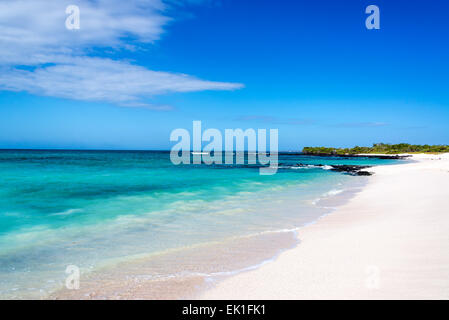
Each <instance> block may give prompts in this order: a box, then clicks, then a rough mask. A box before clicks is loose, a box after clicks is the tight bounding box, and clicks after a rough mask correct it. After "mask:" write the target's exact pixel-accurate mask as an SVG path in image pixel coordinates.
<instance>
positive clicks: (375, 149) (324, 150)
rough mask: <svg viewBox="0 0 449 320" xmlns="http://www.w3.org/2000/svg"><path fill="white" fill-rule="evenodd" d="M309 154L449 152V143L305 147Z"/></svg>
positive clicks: (304, 150)
mask: <svg viewBox="0 0 449 320" xmlns="http://www.w3.org/2000/svg"><path fill="white" fill-rule="evenodd" d="M302 152H303V153H304V154H308V155H357V154H400V153H444V152H449V146H448V145H427V144H425V145H416V144H408V143H399V144H387V143H374V144H373V146H372V147H359V146H356V147H354V148H328V147H304V148H303V149H302Z"/></svg>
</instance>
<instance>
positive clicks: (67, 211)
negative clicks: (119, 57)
mask: <svg viewBox="0 0 449 320" xmlns="http://www.w3.org/2000/svg"><path fill="white" fill-rule="evenodd" d="M82 211H83V210H81V209H68V210H65V211H61V212H55V213H52V214H51V215H52V216H69V215H71V214H73V213H78V212H82Z"/></svg>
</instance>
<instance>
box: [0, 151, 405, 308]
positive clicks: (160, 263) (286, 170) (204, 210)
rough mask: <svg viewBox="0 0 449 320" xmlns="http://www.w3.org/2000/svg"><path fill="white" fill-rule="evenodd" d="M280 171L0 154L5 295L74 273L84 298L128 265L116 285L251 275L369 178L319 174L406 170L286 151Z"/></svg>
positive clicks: (110, 157)
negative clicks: (74, 269) (340, 168)
mask: <svg viewBox="0 0 449 320" xmlns="http://www.w3.org/2000/svg"><path fill="white" fill-rule="evenodd" d="M279 163H280V165H279V170H278V173H277V174H275V175H272V176H262V175H259V169H258V166H248V165H205V164H201V165H178V166H175V165H173V164H172V163H171V162H170V157H169V153H168V152H156V151H23V150H3V151H0V182H1V183H0V298H33V299H38V298H46V297H48V296H49V295H51V294H52V293H54V292H56V291H57V290H59V289H61V288H63V287H64V283H65V279H66V277H67V274H66V273H65V270H66V267H67V266H69V265H75V266H78V267H79V268H80V270H81V272H82V277H85V279H89V281H87V280H86V282H84V284H86V283H89V285H84V286H83V282H81V284H82V287H83V290H84V291H82V292H83V294H84V295H88V294H90V293H89V292H90V291H92V290H93V289H91V288H90V287H89V286H90V285H91V286H92V288H93V287H94V286H95V284H94V283H95V281H96V280H95V279H96V277H97V278H98V279H101V276H99V275H101V274H107V273H108V272H109V271H108V270H114V268H117V266H118V265H120V266H121V267H120V275H118V273H117V272H114V273H111V274H113V277H114V278H115V279H121V278H120V277H125V278H126V279H130V277H131V278H132V277H135V278H134V279H137V278H138V277H144V278H145V279H147V280H148V279H161V278H164V277H165V278H171V279H172V278H174V277H176V276H177V275H186V274H188V273H189V272H195V273H196V274H207V273H214V272H215V273H217V272H233V270H237V269H244V268H247V267H251V266H250V265H251V264H255V263H258V262H261V261H262V260H264V259H267V258H269V257H272V256H273V255H274V254H275V253H276V252H277V250H278V249H280V247H283V246H286V245H287V244H290V243H291V237H289V238H288V239H283V238H282V236H281V238H276V239H277V240H276V239H274V238H270V237H272V235H274V234H279V235H280V234H282V233H285V231H289V230H295V229H296V228H298V227H301V226H303V225H305V224H307V223H311V222H313V221H315V220H316V219H317V218H318V217H320V216H322V215H323V214H326V213H328V212H329V211H330V210H331V209H332V208H330V207H329V206H323V205H319V200H320V199H325V198H331V197H333V196H336V195H338V194H340V193H342V192H344V191H345V190H348V189H350V188H354V186H357V185H359V184H360V183H363V181H365V180H364V179H367V178H366V177H354V176H348V175H345V174H342V173H337V172H333V171H330V170H326V169H328V167H314V166H313V165H316V164H324V165H333V164H358V165H379V164H394V163H396V161H395V160H378V159H368V158H357V159H354V158H341V157H335V158H334V157H332V158H319V157H312V156H303V155H298V154H281V155H280V156H279ZM297 163H303V164H309V165H310V166H308V167H302V168H298V167H294V165H295V164H297ZM263 235H265V236H263ZM262 238H263V239H262ZM239 239H240V240H239ZM242 239H244V240H242ZM270 239H271V240H270ZM284 240H285V241H284ZM267 241H268V242H267ZM261 243H264V245H263V246H261ZM231 248H232V249H231ZM245 248H246V249H245ZM254 248H259V249H258V250H255V249H254ZM245 250H246V251H245ZM199 252H202V254H199ZM206 254H207V257H213V259H209V260H208V261H209V262H208V263H207V264H204V265H202V261H205V260H207V259H205V258H204V257H206ZM239 254H240V256H239V257H243V256H245V257H248V259H247V260H245V259H243V258H236V257H237V256H238V255H239ZM244 260H245V261H244ZM243 261H244V262H243ZM134 262H136V263H137V264H133V263H134ZM228 262H229V263H228ZM137 266H138V267H137ZM125 269H126V270H125ZM137 273H138V274H137ZM93 275H96V276H93ZM82 279H83V278H82ZM120 281H121V280H120ZM97 282H98V281H97ZM111 287H112V286H111ZM99 288H100V289H101V286H96V289H95V290H96V291H98V289H99ZM157 288H158V289H155V290H164V289H163V288H162V287H160V288H159V287H157ZM113 290H114V293H115V294H117V295H119V294H120V292H119V291H120V288H118V287H117V285H115V286H113ZM105 297H107V296H106V295H105Z"/></svg>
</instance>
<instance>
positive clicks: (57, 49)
mask: <svg viewBox="0 0 449 320" xmlns="http://www.w3.org/2000/svg"><path fill="white" fill-rule="evenodd" d="M70 4H75V5H78V6H79V8H80V12H81V29H80V30H67V29H66V28H65V19H66V17H67V15H66V13H65V8H66V7H67V6H68V5H70ZM166 11H167V5H166V4H165V3H163V2H162V1H161V0H128V1H123V0H96V1H93V0H68V1H65V0H2V1H1V2H0V71H1V74H0V90H10V91H27V92H30V93H32V94H37V95H46V96H54V97H62V98H69V99H77V100H87V101H106V102H112V103H116V104H120V105H125V106H149V105H148V104H146V103H145V102H143V101H142V99H145V98H150V97H153V96H155V95H160V94H165V93H171V92H191V91H202V90H234V89H238V88H241V87H242V85H241V84H238V83H226V82H213V81H205V80H201V79H197V78H195V77H192V76H188V75H184V74H177V73H170V72H160V71H152V70H148V69H146V68H144V67H142V66H138V65H133V64H131V63H129V62H124V61H114V60H111V59H107V58H101V57H92V56H88V55H89V54H90V55H91V54H92V50H91V49H92V48H105V49H108V50H111V49H112V50H118V49H120V50H130V49H131V50H135V49H136V48H138V47H139V45H142V44H145V43H152V42H154V41H156V40H158V39H159V38H160V37H161V35H162V34H163V32H164V27H166V26H167V24H168V23H169V22H170V21H171V19H170V18H169V17H168V16H167V14H166Z"/></svg>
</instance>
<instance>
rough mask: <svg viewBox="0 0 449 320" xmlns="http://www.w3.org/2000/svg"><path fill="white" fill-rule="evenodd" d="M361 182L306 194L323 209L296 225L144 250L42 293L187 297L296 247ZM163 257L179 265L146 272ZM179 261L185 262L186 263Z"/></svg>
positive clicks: (363, 182)
mask: <svg viewBox="0 0 449 320" xmlns="http://www.w3.org/2000/svg"><path fill="white" fill-rule="evenodd" d="M353 179H354V180H353ZM366 183H367V179H366V177H358V178H355V177H351V178H349V179H348V180H347V181H346V182H345V183H343V184H341V187H342V189H338V190H337V189H331V190H329V191H327V192H326V193H324V194H321V195H320V196H319V197H318V198H315V199H314V200H312V199H311V201H312V203H313V206H314V207H315V208H317V209H319V210H322V211H323V213H321V214H320V215H319V216H317V217H315V218H314V219H312V220H310V221H306V222H304V223H303V224H301V225H298V226H294V227H292V228H284V229H276V230H266V231H261V232H256V233H254V234H248V235H241V236H237V237H232V238H229V239H225V240H221V241H213V242H210V243H204V244H198V245H195V246H192V247H183V248H178V249H176V250H170V251H169V252H167V253H161V254H157V255H155V256H154V257H153V256H152V255H149V256H148V257H144V256H142V257H141V258H139V259H131V260H129V261H123V262H121V263H118V264H116V265H115V266H110V267H108V268H100V269H99V270H96V271H94V272H89V273H88V274H85V275H83V276H82V284H83V285H82V287H81V288H80V289H79V290H75V291H73V290H65V289H64V288H61V289H59V290H56V291H54V292H53V293H51V294H49V295H48V296H47V297H46V299H69V300H73V299H94V300H96V299H155V300H167V299H191V298H192V297H196V296H198V295H199V294H201V293H203V292H205V291H207V290H208V289H210V288H211V286H213V285H214V284H215V283H219V282H221V281H222V280H223V279H227V278H228V277H230V276H233V275H238V274H241V273H245V272H247V271H250V270H256V269H258V268H259V267H260V266H263V265H266V264H269V263H271V262H272V261H275V260H276V259H277V257H278V256H279V255H281V254H282V253H284V252H285V251H288V250H290V249H292V248H295V247H297V246H298V244H299V241H298V239H297V234H298V230H301V229H302V228H304V227H306V226H309V225H312V224H315V223H317V221H319V220H320V219H323V217H326V216H327V215H329V214H331V213H332V211H334V210H336V208H337V207H338V206H340V205H341V204H344V203H347V202H348V201H350V199H352V198H353V197H354V196H355V195H356V194H357V193H358V192H360V190H362V189H363V187H364V186H365V185H366ZM291 200H293V201H294V202H295V203H296V201H297V200H295V199H294V198H292V199H291ZM172 251H173V252H172ZM158 256H159V257H158ZM161 261H162V263H161ZM169 261H172V262H173V263H176V264H177V265H178V266H179V267H181V268H180V269H178V270H177V272H176V274H173V275H171V276H169V277H165V276H164V277H162V278H153V277H149V276H147V275H150V274H153V273H154V272H155V271H158V270H159V267H158V266H160V265H167V263H169ZM214 265H215V266H214ZM182 266H184V267H186V266H187V267H188V269H184V268H182ZM155 267H156V268H155ZM211 267H212V269H211ZM132 279H133V280H132Z"/></svg>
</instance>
